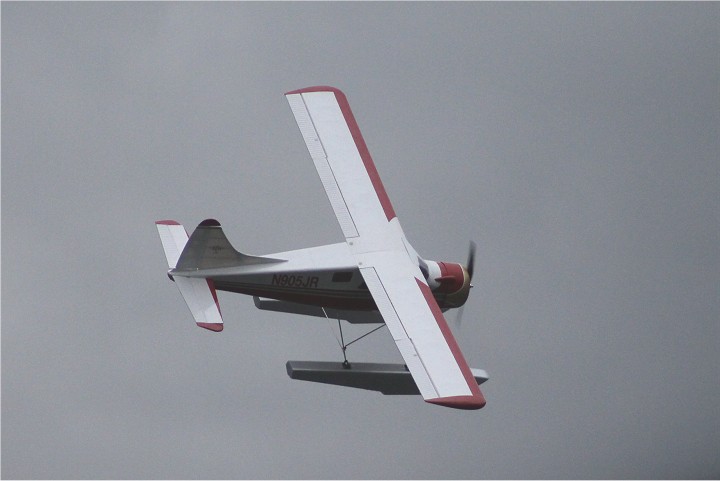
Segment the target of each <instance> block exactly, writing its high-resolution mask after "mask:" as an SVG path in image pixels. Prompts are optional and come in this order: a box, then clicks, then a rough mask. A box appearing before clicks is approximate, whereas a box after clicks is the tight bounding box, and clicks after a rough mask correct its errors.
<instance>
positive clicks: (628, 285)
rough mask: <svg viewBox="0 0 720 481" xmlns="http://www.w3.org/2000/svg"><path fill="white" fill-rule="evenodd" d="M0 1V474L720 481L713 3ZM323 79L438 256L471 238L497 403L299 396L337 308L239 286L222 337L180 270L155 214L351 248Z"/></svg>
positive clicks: (473, 317)
mask: <svg viewBox="0 0 720 481" xmlns="http://www.w3.org/2000/svg"><path fill="white" fill-rule="evenodd" d="M1 8H2V476H3V477H4V478H333V479H335V478H438V477H439V478H488V477H489V478H528V477H529V478H547V477H550V478H668V477H670V478H687V477H689V478H717V477H720V461H718V459H719V458H718V453H719V452H720V436H719V435H718V433H720V414H718V413H719V411H718V398H719V396H720V376H719V375H718V371H719V369H718V368H720V327H719V325H720V292H719V290H720V249H719V247H718V246H719V245H720V175H719V174H720V172H719V170H720V159H719V152H720V142H719V140H718V139H719V138H720V54H719V53H718V52H720V5H719V4H717V3H714V2H713V3H689V4H688V3H675V4H667V3H650V4H646V3H632V4H627V3H600V4H598V3H593V4H576V3H570V4H568V3H532V4H528V3H452V4H447V3H422V4H416V3H392V4H388V3H260V4H256V3H224V2H223V3H165V2H161V3H150V4H148V3H135V2H131V3H105V2H101V3H84V2H83V3H9V2H2V7H1ZM311 85H332V86H335V87H338V88H340V89H342V90H343V91H344V92H345V93H346V94H347V96H348V99H349V101H350V105H351V107H352V108H353V111H354V113H355V116H356V118H357V120H358V123H359V125H360V128H361V129H362V131H363V134H364V136H365V140H366V141H367V144H368V146H369V149H370V151H371V153H372V155H373V157H374V159H375V163H376V165H377V168H378V171H379V173H380V175H381V176H382V179H383V181H384V183H385V187H386V189H387V191H388V194H389V196H390V198H391V199H392V202H393V204H394V207H395V211H396V212H397V214H398V216H399V218H400V220H401V222H402V224H403V227H404V229H405V232H406V234H407V235H408V238H409V239H410V241H411V242H412V243H413V245H414V247H415V248H416V249H417V250H418V251H419V252H420V254H421V255H422V256H423V257H425V258H428V259H435V260H446V261H464V260H465V257H466V255H467V246H468V242H469V241H470V239H474V240H475V241H476V242H477V245H478V252H477V265H476V271H475V278H474V284H475V288H474V289H473V291H472V295H471V297H470V300H469V302H468V304H467V307H466V310H465V313H464V317H463V322H462V325H461V326H460V328H459V329H458V328H457V327H456V326H455V324H454V323H453V322H452V321H453V319H454V317H455V313H452V312H451V313H448V314H447V317H448V319H449V321H450V323H451V325H452V326H453V328H454V329H455V332H456V336H457V339H458V342H459V344H460V346H461V348H462V349H463V352H464V354H465V357H466V358H467V359H468V362H469V364H470V365H471V366H473V367H478V368H483V369H486V370H487V371H488V373H489V375H490V380H489V381H488V382H487V383H485V384H484V388H483V392H484V394H485V397H486V398H487V406H486V407H485V408H484V409H482V410H480V411H470V412H464V411H456V410H451V409H446V408H442V407H438V406H434V405H430V404H426V403H424V402H422V400H421V399H420V398H419V397H409V396H400V397H389V396H382V395H380V394H378V393H375V392H369V391H361V390H352V389H347V388H341V387H336V386H324V385H315V384H312V383H306V382H300V381H293V380H290V379H289V378H288V376H287V374H286V372H285V362H286V361H287V360H289V359H294V360H322V361H333V360H340V359H341V352H340V349H339V348H338V345H337V342H336V340H335V338H334V331H333V330H332V328H331V327H332V326H330V325H328V322H327V321H324V320H321V319H316V318H309V317H302V316H293V315H285V314H278V313H269V312H263V311H258V310H256V309H255V307H254V305H253V303H252V299H250V298H248V297H244V296H240V295H233V294H228V293H220V304H221V308H222V312H223V314H224V318H225V330H224V331H223V332H222V333H219V334H216V333H212V332H209V331H205V330H202V329H198V328H197V327H195V325H194V323H193V321H192V317H191V315H190V313H189V311H188V309H187V307H186V306H185V304H184V303H183V301H182V298H181V297H180V294H179V292H178V291H177V289H176V287H175V286H174V285H173V284H172V283H171V282H169V281H168V279H167V277H166V275H165V271H166V269H167V265H166V263H165V258H164V255H163V252H162V248H161V245H160V241H159V239H158V237H157V232H156V229H155V226H154V221H155V220H158V219H175V220H177V221H179V222H181V223H183V224H185V225H186V227H187V228H188V229H189V230H192V229H194V227H195V226H196V225H197V224H198V223H199V222H201V221H202V220H203V219H205V218H208V217H213V218H217V219H218V220H220V222H221V223H222V224H223V226H224V228H225V231H226V233H227V235H228V237H229V238H230V240H231V242H232V243H233V244H234V245H235V247H236V248H237V249H238V250H241V251H243V252H246V253H249V254H269V253H272V252H279V251H283V250H290V249H295V248H301V247H310V246H314V245H321V244H326V243H334V242H340V241H342V234H341V231H340V228H339V226H338V225H337V221H336V220H335V218H334V215H333V212H332V209H331V208H330V205H329V203H328V201H327V198H326V197H325V193H324V191H323V188H322V185H321V183H320V180H319V179H318V177H317V174H316V172H315V170H314V168H313V165H312V162H311V160H310V157H309V155H308V153H307V151H306V149H305V146H304V144H303V141H302V138H301V136H300V133H299V131H298V129H297V126H296V125H295V123H294V120H293V117H292V114H291V112H290V109H289V107H288V105H287V102H286V100H285V98H284V97H283V93H285V92H287V91H290V90H293V89H298V88H302V87H307V86H311ZM349 331H351V334H352V333H355V332H357V333H362V332H364V331H363V330H362V329H360V330H358V329H349ZM348 354H349V357H350V360H351V361H353V360H355V361H376V362H401V358H400V355H399V353H398V352H397V349H396V347H395V346H394V343H393V342H392V340H391V338H390V336H389V335H388V333H387V331H386V330H381V331H379V332H378V333H376V334H373V335H372V336H370V337H368V338H367V340H366V341H361V342H360V343H357V344H355V345H353V346H352V347H351V348H350V349H349V350H348Z"/></svg>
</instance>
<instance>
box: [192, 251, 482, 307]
mask: <svg viewBox="0 0 720 481" xmlns="http://www.w3.org/2000/svg"><path fill="white" fill-rule="evenodd" d="M268 257H272V258H275V259H283V260H284V262H277V263H270V264H258V265H246V266H237V267H228V268H218V269H210V270H208V269H205V270H202V271H197V272H196V273H188V272H184V273H182V275H184V276H187V277H206V278H209V279H211V280H212V282H213V283H214V285H215V288H216V289H218V290H221V291H227V292H235V293H239V294H246V295H250V296H257V297H261V298H268V299H275V300H279V301H286V302H294V303H298V304H306V305H312V306H319V307H326V308H336V309H344V310H358V311H369V310H375V309H377V306H376V305H375V301H373V298H372V296H371V295H370V291H369V290H368V288H367V286H366V285H365V281H364V280H363V277H362V275H361V273H360V270H359V269H358V266H357V264H356V262H355V259H354V258H353V256H352V254H351V252H350V250H349V248H348V245H347V243H345V242H342V243H338V244H330V245H325V246H319V247H310V248H306V249H299V250H294V251H289V252H279V253H276V254H270V255H268ZM420 271H421V272H422V274H423V276H424V277H425V280H426V281H427V282H428V285H429V286H430V289H431V290H432V293H433V296H434V297H435V300H436V301H437V303H438V305H439V306H440V308H441V309H443V310H445V309H449V308H454V307H460V306H461V305H462V304H464V303H465V300H466V299H467V294H468V291H469V287H470V285H469V284H470V281H469V276H468V274H467V271H466V270H465V268H464V267H463V266H462V265H460V264H455V263H447V262H435V261H425V260H421V261H420ZM178 274H179V273H178Z"/></svg>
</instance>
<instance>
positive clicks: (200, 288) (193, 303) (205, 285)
mask: <svg viewBox="0 0 720 481" xmlns="http://www.w3.org/2000/svg"><path fill="white" fill-rule="evenodd" d="M175 284H176V285H177V286H178V289H180V293H181V294H182V296H183V299H185V304H187V306H188V308H190V312H191V313H192V315H193V317H194V318H195V323H196V324H197V325H198V326H199V327H202V328H205V329H209V330H211V331H215V332H220V331H222V330H223V321H222V315H221V314H220V305H219V304H218V300H217V293H216V292H215V286H214V285H213V282H212V280H210V279H190V278H187V277H179V276H178V277H175Z"/></svg>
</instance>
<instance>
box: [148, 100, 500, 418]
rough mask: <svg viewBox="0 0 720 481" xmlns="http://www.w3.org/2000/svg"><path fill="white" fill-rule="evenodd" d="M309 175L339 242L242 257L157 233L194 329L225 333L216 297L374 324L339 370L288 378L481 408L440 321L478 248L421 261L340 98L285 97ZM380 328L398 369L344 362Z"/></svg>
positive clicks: (214, 240) (296, 370)
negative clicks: (448, 258)
mask: <svg viewBox="0 0 720 481" xmlns="http://www.w3.org/2000/svg"><path fill="white" fill-rule="evenodd" d="M285 97H286V99H287V101H288V103H289V105H290V109H291V111H292V113H293V115H294V117H295V121H296V123H297V125H298V127H299V129H300V133H301V134H302V138H303V140H304V142H305V145H306V147H307V150H308V152H309V153H310V157H311V158H312V161H313V163H314V165H315V168H316V170H317V173H318V175H319V177H320V180H321V182H322V185H323V187H324V188H325V192H326V194H327V197H328V199H329V200H330V204H331V206H332V209H333V211H334V213H335V216H336V218H337V220H338V223H339V224H340V229H341V230H342V233H343V235H344V237H345V241H344V242H339V243H335V244H328V245H323V246H318V247H310V248H304V249H298V250H292V251H288V252H279V253H275V254H269V255H263V256H255V255H247V254H242V253H240V252H238V251H237V250H235V248H234V247H233V246H232V245H231V244H230V242H229V241H228V239H227V237H226V235H225V233H224V232H223V230H222V227H221V225H220V223H219V222H218V221H217V220H215V219H206V220H204V221H202V222H201V223H200V224H199V225H198V226H197V228H196V229H195V231H194V232H193V233H192V235H190V236H189V237H188V235H187V232H186V230H185V228H184V227H183V226H182V225H181V224H179V223H178V222H175V221H173V220H160V221H157V222H156V227H157V230H158V233H159V235H160V239H161V241H162V245H163V249H164V251H165V256H166V259H167V262H168V267H169V270H168V272H167V275H168V277H169V278H170V279H171V280H173V281H174V282H175V285H177V287H178V288H179V290H180V293H181V294H182V297H183V298H184V300H185V302H186V304H187V306H188V307H189V309H190V312H191V313H192V315H193V317H194V319H195V322H196V324H197V325H198V326H200V327H202V328H205V329H209V330H210V331H215V332H219V331H222V330H223V320H222V315H221V313H220V306H219V303H218V298H217V292H216V291H226V292H234V293H240V294H246V295H249V296H253V300H254V303H255V306H256V307H257V308H259V309H262V310H269V311H275V312H283V313H293V314H302V315H309V316H316V317H322V318H327V319H337V321H338V327H339V328H340V336H341V338H343V334H342V325H341V323H340V320H343V321H346V322H349V323H351V324H380V326H378V327H376V328H375V329H373V330H372V331H370V332H368V333H367V334H365V335H363V336H361V337H360V338H358V339H355V340H354V341H352V342H350V343H345V340H344V338H343V339H342V343H341V348H342V353H343V358H344V360H343V362H314V361H288V362H287V364H286V369H287V372H288V375H289V376H290V377H291V378H293V379H300V380H305V381H312V382H319V383H325V384H334V385H340V386H346V387H355V388H361V389H367V390H374V391H379V392H381V393H383V394H420V395H422V397H423V399H424V400H425V401H426V402H428V403H431V404H436V405H440V406H445V407H450V408H456V409H468V410H471V409H480V408H482V407H483V406H484V405H485V398H484V396H483V394H482V392H481V391H480V387H479V385H480V384H482V383H483V382H484V381H486V380H487V379H488V376H487V373H486V372H485V371H484V370H481V369H471V368H470V367H469V366H468V364H467V362H466V360H465V357H464V356H463V354H462V352H461V351H460V348H459V346H458V343H457V341H456V340H455V338H454V336H453V334H452V332H451V330H450V328H449V326H448V323H447V321H446V319H445V317H444V315H443V312H445V311H447V310H448V309H453V308H460V307H461V306H463V305H464V304H465V302H466V301H467V299H468V295H469V292H470V288H471V287H472V285H471V284H470V281H471V279H472V275H473V264H474V257H475V245H474V243H471V245H470V252H469V256H468V262H467V265H462V264H459V263H453V262H438V261H432V260H426V259H423V258H422V257H420V255H418V253H417V252H416V251H415V249H414V248H413V247H412V245H410V243H409V242H408V240H407V238H406V237H405V233H404V232H403V229H402V227H401V226H400V221H399V220H398V218H397V216H396V214H395V210H394V209H393V206H392V204H391V202H390V199H389V197H388V195H387V193H386V191H385V187H384V186H383V183H382V181H381V180H380V176H379V175H378V171H377V169H376V167H375V163H374V162H373V159H372V157H371V156H370V152H369V151H368V148H367V145H366V144H365V140H364V139H363V136H362V134H361V133H360V129H359V127H358V124H357V122H356V120H355V117H354V116H353V113H352V111H351V110H350V105H349V103H348V100H347V97H346V96H345V94H344V93H343V92H342V91H340V90H339V89H337V88H334V87H327V86H317V87H308V88H303V89H300V90H294V91H291V92H288V93H286V94H285ZM383 326H386V327H387V328H388V330H389V331H390V334H391V335H392V337H393V340H394V341H395V344H396V346H397V348H398V350H399V352H400V355H401V356H402V358H403V361H404V364H384V363H358V362H352V363H350V362H349V361H348V359H347V356H346V349H347V347H348V346H349V345H350V344H352V343H353V342H356V341H358V340H360V339H361V338H363V337H365V336H367V335H369V334H371V333H372V332H374V331H376V330H378V329H380V328H382V327H383Z"/></svg>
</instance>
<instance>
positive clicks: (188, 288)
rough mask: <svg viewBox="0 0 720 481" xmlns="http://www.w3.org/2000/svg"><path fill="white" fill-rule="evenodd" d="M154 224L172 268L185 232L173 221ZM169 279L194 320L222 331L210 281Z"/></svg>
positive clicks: (215, 297)
mask: <svg viewBox="0 0 720 481" xmlns="http://www.w3.org/2000/svg"><path fill="white" fill-rule="evenodd" d="M155 226H156V227H157V230H158V234H160V241H161V242H162V246H163V250H164V251H165V258H166V259H167V262H168V267H169V268H170V269H174V268H175V267H176V266H177V263H178V260H179V259H180V255H181V254H182V252H183V250H184V249H185V245H186V244H187V242H188V235H187V232H186V231H185V228H184V227H183V226H182V225H180V224H179V223H177V222H175V221H174V220H159V221H157V222H155ZM170 278H171V279H172V280H173V281H175V285H176V286H178V289H180V294H182V296H183V299H184V300H185V304H187V306H188V308H189V309H190V312H191V313H192V315H193V317H194V318H195V323H196V324H197V325H198V326H200V327H202V328H204V329H209V330H211V331H215V332H219V331H222V330H223V321H222V315H221V314H220V305H219V304H218V299H217V293H216V292H215V285H214V284H213V282H212V280H211V279H203V278H186V277H179V276H177V277H170Z"/></svg>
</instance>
